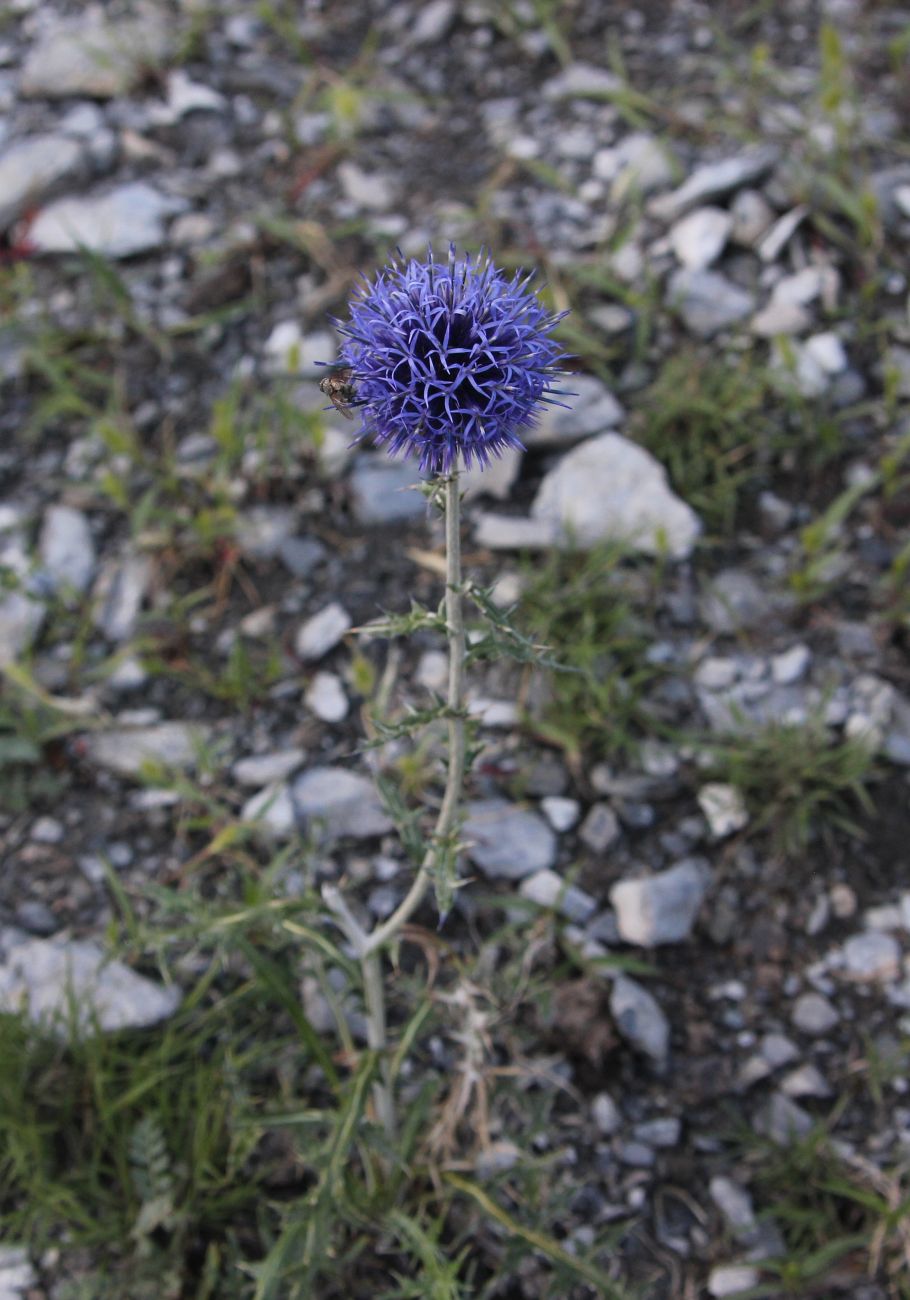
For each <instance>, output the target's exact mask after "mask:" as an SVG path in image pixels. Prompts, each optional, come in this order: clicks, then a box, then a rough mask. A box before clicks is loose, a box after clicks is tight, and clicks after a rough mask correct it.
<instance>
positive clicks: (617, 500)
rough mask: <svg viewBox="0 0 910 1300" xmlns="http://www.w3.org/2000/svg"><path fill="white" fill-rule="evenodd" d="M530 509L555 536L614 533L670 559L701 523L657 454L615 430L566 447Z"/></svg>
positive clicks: (565, 539)
mask: <svg viewBox="0 0 910 1300" xmlns="http://www.w3.org/2000/svg"><path fill="white" fill-rule="evenodd" d="M531 514H532V517H533V519H534V520H535V521H536V522H537V523H539V524H543V525H544V526H545V527H546V528H547V529H549V530H551V534H552V536H553V537H554V538H555V539H558V541H559V543H560V544H564V545H577V546H582V547H591V546H594V545H596V544H597V543H598V542H603V541H617V542H624V543H626V544H627V545H629V546H631V547H633V548H634V549H636V550H640V551H644V552H646V553H648V554H651V555H660V554H668V555H670V556H672V557H673V558H674V559H684V558H685V557H686V556H688V555H689V554H691V551H692V548H693V546H694V544H695V540H696V538H697V536H698V534H699V531H700V528H701V525H700V523H699V520H698V516H697V515H696V514H695V512H694V511H693V510H692V509H691V508H690V507H689V506H687V505H686V503H685V502H684V501H681V500H680V499H679V497H677V496H675V495H674V493H673V492H672V491H671V490H670V487H669V485H668V483H667V477H666V473H665V471H664V469H663V467H662V466H661V465H660V464H659V462H658V461H656V460H655V459H654V457H653V456H652V455H651V454H650V453H649V452H647V451H645V450H644V448H643V447H639V446H638V445H637V444H636V443H634V442H630V441H629V440H628V439H627V438H624V437H622V435H621V434H618V433H605V434H602V435H601V436H600V437H598V438H591V439H589V440H588V441H587V442H583V443H581V445H580V446H578V447H576V448H575V449H574V450H573V451H570V452H568V453H567V454H566V455H565V456H564V457H563V458H562V460H561V461H560V462H559V464H558V465H557V466H556V467H555V469H553V470H551V471H550V472H549V473H548V474H547V475H546V476H545V478H544V480H543V482H542V483H541V485H540V488H539V490H538V493H537V496H536V498H535V500H534V504H533V506H532V507H531ZM488 544H489V543H488Z"/></svg>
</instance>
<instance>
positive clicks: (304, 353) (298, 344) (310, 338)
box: [263, 320, 337, 409]
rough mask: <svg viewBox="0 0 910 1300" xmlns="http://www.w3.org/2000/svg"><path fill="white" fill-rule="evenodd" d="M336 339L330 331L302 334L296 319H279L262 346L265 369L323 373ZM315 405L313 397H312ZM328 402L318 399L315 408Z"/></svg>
mask: <svg viewBox="0 0 910 1300" xmlns="http://www.w3.org/2000/svg"><path fill="white" fill-rule="evenodd" d="M336 349H337V341H336V339H335V335H334V334H332V332H331V331H330V330H314V331H313V332H312V333H310V334H304V332H303V330H302V329H301V327H300V324H299V322H298V321H296V320H283V321H279V322H278V323H277V325H275V326H274V328H273V329H272V332H271V333H270V334H269V336H268V338H267V339H266V341H265V343H264V345H263V355H264V364H265V369H266V371H267V372H268V374H270V375H302V376H303V375H309V376H310V377H312V378H316V377H317V376H318V375H324V374H325V371H324V370H322V369H321V364H324V363H325V361H326V360H327V359H328V358H329V357H333V356H334V355H335V352H336ZM313 400H314V404H315V401H316V399H315V396H314V399H313ZM324 405H328V403H326V402H321V403H320V404H319V406H318V407H317V409H321V407H322V406H324Z"/></svg>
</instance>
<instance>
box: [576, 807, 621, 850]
mask: <svg viewBox="0 0 910 1300" xmlns="http://www.w3.org/2000/svg"><path fill="white" fill-rule="evenodd" d="M578 834H579V838H580V839H581V841H582V842H583V843H584V844H586V845H587V846H588V848H589V849H590V850H591V851H592V852H593V853H606V851H607V849H608V848H609V847H610V846H611V844H615V842H616V841H617V840H618V839H619V836H620V829H619V820H618V818H617V816H616V813H615V812H614V811H613V809H612V808H611V807H610V805H609V804H607V803H595V804H592V806H591V808H590V809H589V810H588V815H587V817H585V819H584V821H583V822H582V825H581V830H580V831H579V832H578Z"/></svg>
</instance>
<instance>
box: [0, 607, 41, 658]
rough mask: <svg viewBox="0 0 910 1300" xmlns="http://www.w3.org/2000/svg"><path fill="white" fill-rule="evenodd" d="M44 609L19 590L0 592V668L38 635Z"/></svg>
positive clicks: (17, 655) (16, 656)
mask: <svg viewBox="0 0 910 1300" xmlns="http://www.w3.org/2000/svg"><path fill="white" fill-rule="evenodd" d="M45 614H46V610H45V608H44V605H43V604H42V603H41V602H40V601H38V600H32V598H31V597H30V596H26V595H25V594H24V592H21V591H7V592H5V593H2V592H0V668H5V667H6V666H7V665H8V664H11V663H13V662H14V661H15V660H16V659H18V658H19V655H20V654H22V652H23V651H24V650H27V649H28V647H29V646H30V645H31V643H32V641H33V640H34V639H35V637H36V636H37V635H38V631H39V629H40V628H41V624H42V623H43V622H44V618H45Z"/></svg>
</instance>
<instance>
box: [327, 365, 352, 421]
mask: <svg viewBox="0 0 910 1300" xmlns="http://www.w3.org/2000/svg"><path fill="white" fill-rule="evenodd" d="M353 375H354V372H353V370H352V369H351V367H350V366H345V367H344V369H343V370H333V371H332V373H331V374H330V375H326V376H325V378H324V379H320V381H319V388H320V390H321V391H322V392H323V393H325V395H326V397H327V398H328V399H329V401H330V402H331V403H332V405H333V406H334V408H335V410H336V411H340V412H341V414H342V415H343V416H344V417H345V419H346V420H353V418H354V416H353V413H352V411H351V404H352V402H353V401H354V399H355V397H356V393H355V389H354V385H353V383H352V382H351V381H352V378H353Z"/></svg>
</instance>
